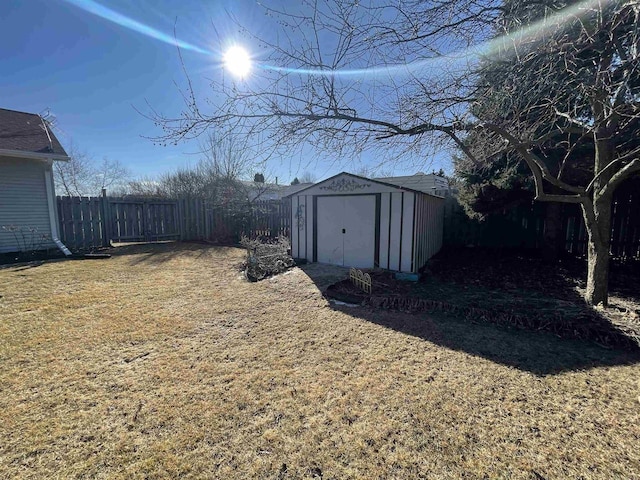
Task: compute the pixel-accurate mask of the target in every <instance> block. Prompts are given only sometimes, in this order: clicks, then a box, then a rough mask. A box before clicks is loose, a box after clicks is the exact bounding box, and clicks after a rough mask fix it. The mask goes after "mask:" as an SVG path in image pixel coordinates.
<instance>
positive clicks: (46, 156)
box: [0, 148, 71, 162]
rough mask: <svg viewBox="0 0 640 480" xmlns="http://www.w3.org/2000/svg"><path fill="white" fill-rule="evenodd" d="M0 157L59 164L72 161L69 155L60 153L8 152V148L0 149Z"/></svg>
mask: <svg viewBox="0 0 640 480" xmlns="http://www.w3.org/2000/svg"><path fill="white" fill-rule="evenodd" d="M0 156H5V157H17V158H29V159H33V160H45V161H46V160H56V161H59V162H68V161H69V160H71V158H69V157H68V156H67V155H60V154H59V153H41V152H28V151H25V150H8V149H6V148H0Z"/></svg>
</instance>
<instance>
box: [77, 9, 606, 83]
mask: <svg viewBox="0 0 640 480" xmlns="http://www.w3.org/2000/svg"><path fill="white" fill-rule="evenodd" d="M65 1H66V2H67V3H70V4H71V5H74V6H76V7H78V8H80V9H82V10H84V11H86V12H89V13H91V14H93V15H96V16H98V17H101V18H103V19H105V20H108V21H110V22H113V23H115V24H117V25H120V26H122V27H125V28H128V29H130V30H133V31H135V32H138V33H141V34H143V35H146V36H148V37H150V38H154V39H156V40H159V41H161V42H164V43H167V44H169V45H175V46H177V47H179V48H182V49H185V50H191V51H193V52H197V53H201V54H203V55H208V56H211V55H214V52H212V51H210V50H208V49H205V48H202V47H199V46H198V45H194V44H192V43H189V42H185V41H183V40H179V39H177V38H174V37H171V36H170V35H167V34H166V33H163V32H161V31H160V30H157V29H155V28H153V27H150V26H148V25H145V24H144V23H141V22H139V21H137V20H134V19H132V18H130V17H127V16H126V15H123V14H121V13H118V12H116V11H115V10H112V9H110V8H108V7H105V6H103V5H101V4H100V3H98V2H96V1H95V0H65ZM610 1H611V0H585V1H582V2H579V3H577V4H575V5H573V6H571V7H566V8H564V9H562V10H560V11H558V12H556V13H555V14H553V15H550V16H548V17H546V18H544V19H542V20H540V21H538V22H536V23H533V24H531V25H529V26H527V27H525V28H523V29H520V30H518V31H516V32H513V33H510V34H508V35H503V36H501V37H498V38H495V39H492V40H489V41H487V42H484V43H481V44H478V45H474V46H471V47H469V48H467V49H465V50H461V51H459V52H454V53H451V54H447V55H441V56H438V57H434V58H429V59H425V60H420V61H416V62H411V63H404V64H396V65H380V66H372V67H366V68H359V69H322V68H293V67H281V66H278V65H269V64H256V68H259V69H262V70H271V71H275V72H282V73H295V74H300V75H320V76H331V77H339V76H340V77H362V78H364V77H367V76H375V75H379V74H386V75H394V76H396V77H399V76H404V75H418V74H420V73H421V74H424V72H425V71H426V70H427V69H434V68H437V67H438V66H439V65H440V66H444V65H446V66H447V67H448V68H451V67H455V65H457V64H463V63H467V64H469V63H473V62H475V61H477V60H479V59H480V58H481V57H482V56H486V55H490V54H492V53H495V52H509V51H510V50H515V49H516V48H517V47H518V46H520V45H523V44H525V43H530V42H533V41H535V40H537V39H541V38H543V37H544V35H546V34H548V33H549V32H552V31H553V29H555V28H557V26H558V25H559V24H561V23H565V22H567V21H569V20H571V19H575V18H579V17H581V16H582V15H583V14H584V13H585V12H586V11H588V10H589V9H593V8H596V7H601V6H602V4H603V3H610ZM223 61H224V64H225V66H226V68H227V69H228V70H229V71H230V72H231V73H233V74H234V75H237V76H239V77H244V76H246V75H248V74H249V72H250V70H251V63H252V62H251V58H250V57H249V55H248V54H247V52H246V51H245V50H243V49H242V48H240V47H232V48H231V49H229V50H228V51H227V53H226V54H225V56H224V59H223Z"/></svg>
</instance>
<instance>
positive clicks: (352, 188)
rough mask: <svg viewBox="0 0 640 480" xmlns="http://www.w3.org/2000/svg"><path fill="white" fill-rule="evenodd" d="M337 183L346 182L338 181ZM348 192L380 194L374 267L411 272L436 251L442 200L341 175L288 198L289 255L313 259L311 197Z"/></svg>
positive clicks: (442, 221)
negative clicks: (378, 241) (377, 245)
mask: <svg viewBox="0 0 640 480" xmlns="http://www.w3.org/2000/svg"><path fill="white" fill-rule="evenodd" d="M342 179H346V181H348V182H350V183H340V182H341V181H342ZM345 190H346V191H345ZM350 194H354V195H358V194H360V195H368V194H379V195H380V211H379V214H380V232H379V238H380V245H379V257H378V259H379V266H380V268H386V269H388V270H393V271H401V272H417V271H418V270H419V269H420V268H421V267H422V266H423V265H424V264H425V263H426V261H427V260H428V259H429V258H430V257H431V256H433V255H435V254H436V253H437V252H438V251H439V250H440V248H441V247H442V229H443V224H444V210H443V206H444V201H443V199H442V198H438V197H434V196H432V195H427V194H422V193H417V192H411V191H402V190H401V189H398V188H395V187H393V186H387V185H381V184H377V183H375V182H371V183H369V182H367V181H366V180H362V179H354V178H353V177H350V176H347V175H344V176H338V177H336V178H335V179H332V180H330V181H327V182H321V183H320V184H318V185H315V186H314V187H312V188H309V189H306V190H304V191H303V192H301V193H300V194H295V195H293V196H292V197H291V202H292V204H291V206H292V208H291V215H292V217H291V252H292V255H293V256H294V257H297V258H304V259H306V260H307V261H308V262H313V261H315V259H314V250H315V248H314V247H315V245H314V242H315V239H316V235H315V234H314V228H316V227H315V222H314V218H313V211H314V210H313V204H314V197H317V196H319V195H321V196H327V195H341V196H348V195H350ZM414 227H415V228H414Z"/></svg>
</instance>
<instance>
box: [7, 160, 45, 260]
mask: <svg viewBox="0 0 640 480" xmlns="http://www.w3.org/2000/svg"><path fill="white" fill-rule="evenodd" d="M50 168H51V167H49V166H48V165H47V164H46V163H44V162H42V161H38V160H27V159H21V158H10V157H0V252H15V251H20V250H22V249H23V245H22V242H21V241H20V240H16V238H15V236H14V234H13V233H12V232H9V231H6V230H4V229H2V227H3V226H10V225H13V226H16V227H22V228H24V229H36V230H37V234H33V235H36V236H37V237H38V238H32V234H31V233H28V234H27V238H26V243H27V244H30V243H34V244H35V245H36V246H38V247H39V248H54V247H55V245H54V244H53V243H52V242H51V236H52V235H51V222H50V218H49V202H48V199H47V190H46V185H45V175H48V174H50V173H49V171H48V170H49V169H50ZM43 235H44V236H46V240H42V239H41V237H42V236H43Z"/></svg>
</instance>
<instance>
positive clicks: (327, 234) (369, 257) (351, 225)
mask: <svg viewBox="0 0 640 480" xmlns="http://www.w3.org/2000/svg"><path fill="white" fill-rule="evenodd" d="M317 214H318V220H317V237H316V239H317V242H318V262H320V263H330V264H332V265H344V266H348V267H358V268H373V266H374V255H375V242H376V239H375V236H376V218H375V215H376V198H375V196H374V195H347V196H335V197H318V209H317Z"/></svg>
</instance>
